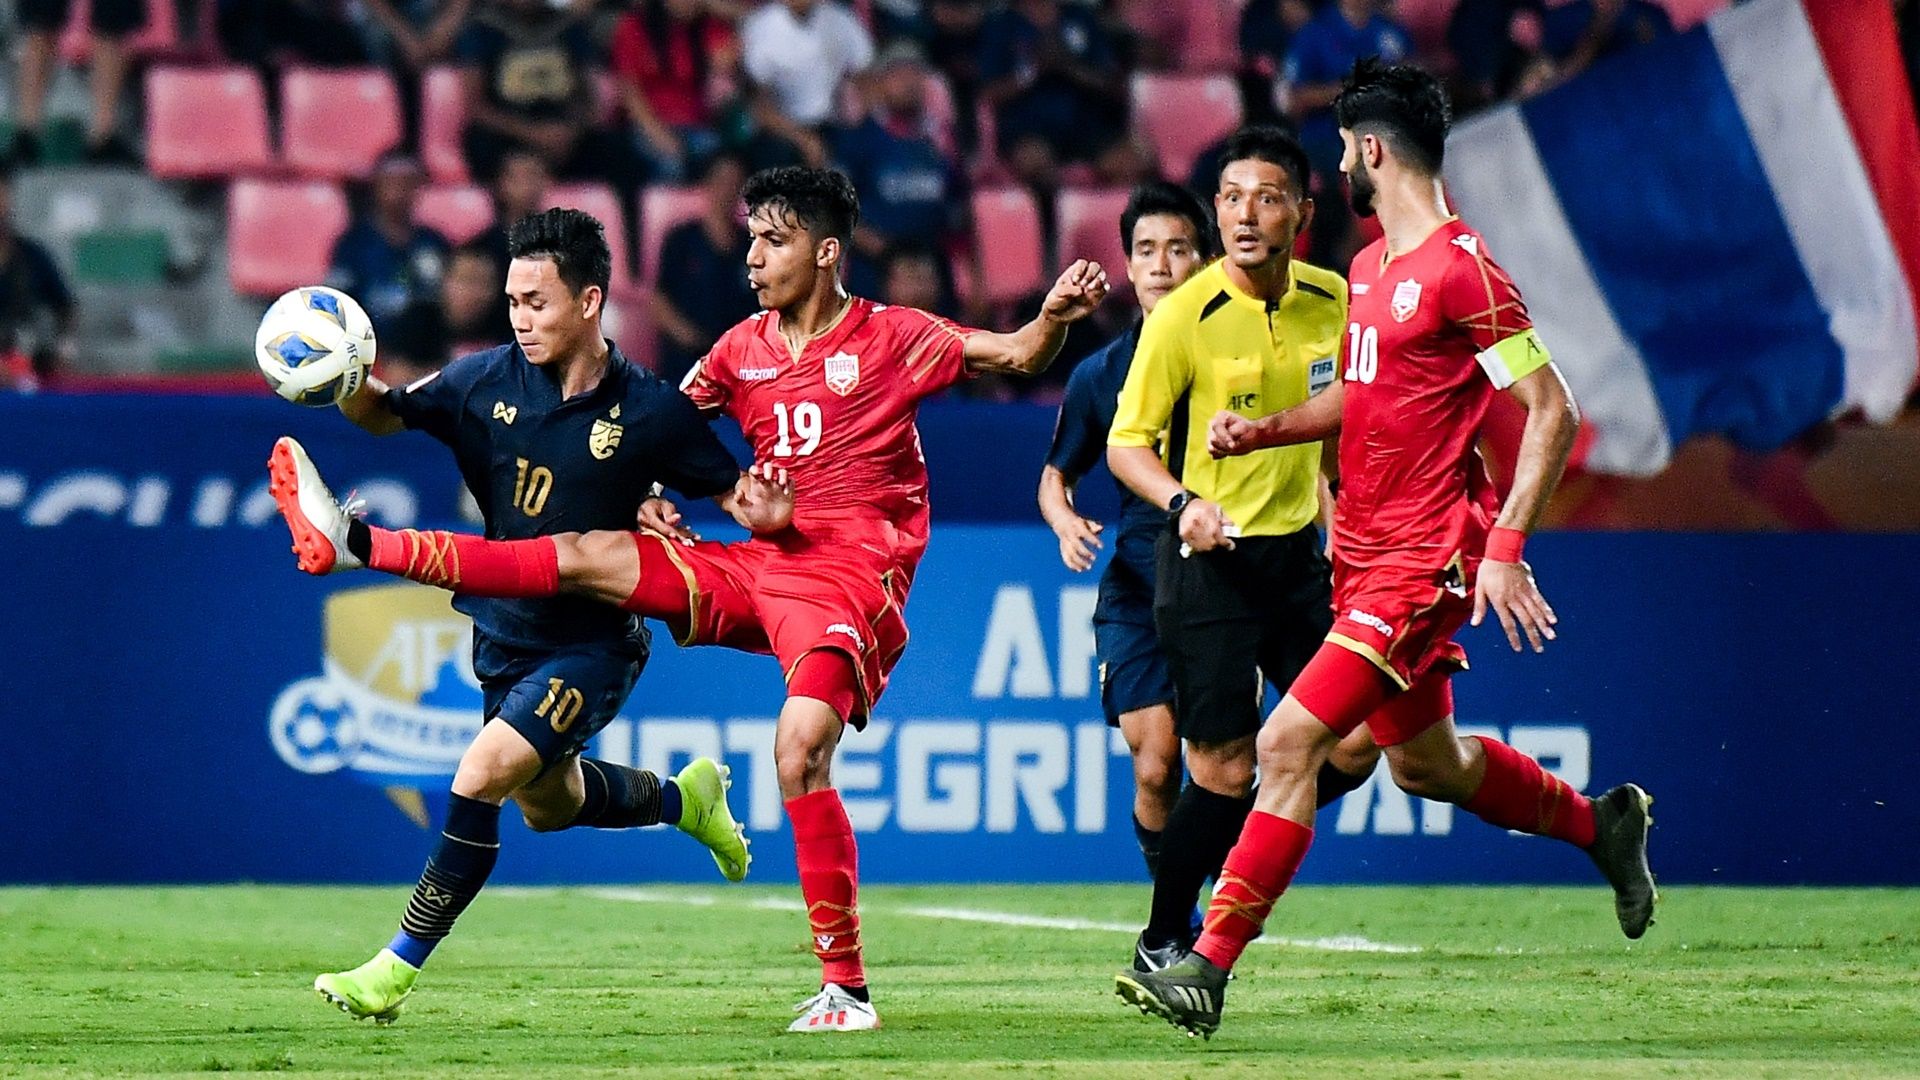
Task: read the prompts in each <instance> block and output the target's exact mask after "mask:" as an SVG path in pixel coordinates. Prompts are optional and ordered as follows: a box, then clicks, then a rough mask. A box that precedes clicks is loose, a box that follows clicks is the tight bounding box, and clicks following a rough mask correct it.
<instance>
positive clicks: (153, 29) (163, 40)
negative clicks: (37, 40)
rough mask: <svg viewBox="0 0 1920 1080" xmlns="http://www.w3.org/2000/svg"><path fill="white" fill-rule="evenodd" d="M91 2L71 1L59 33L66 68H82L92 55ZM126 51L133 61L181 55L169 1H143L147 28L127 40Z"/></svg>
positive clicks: (177, 25) (176, 14) (176, 20)
mask: <svg viewBox="0 0 1920 1080" xmlns="http://www.w3.org/2000/svg"><path fill="white" fill-rule="evenodd" d="M92 17H93V4H92V3H91V0H74V4H73V7H72V9H71V10H70V11H69V12H68V14H67V25H66V26H64V27H62V28H61V30H60V43H59V53H60V58H61V59H62V60H64V61H66V62H67V63H68V64H69V65H76V64H84V63H86V62H87V59H88V58H89V56H90V55H91V54H92V51H93V31H92V30H91V29H90V28H89V27H88V22H89V21H90V20H91V19H92ZM127 51H128V52H129V53H132V54H133V55H134V56H136V57H156V56H173V55H175V54H177V53H179V52H180V51H181V46H180V12H179V10H178V8H176V7H175V6H174V2H173V0H147V24H146V25H145V26H143V27H141V28H140V29H138V30H135V31H134V32H133V35H132V36H131V37H129V38H128V39H127Z"/></svg>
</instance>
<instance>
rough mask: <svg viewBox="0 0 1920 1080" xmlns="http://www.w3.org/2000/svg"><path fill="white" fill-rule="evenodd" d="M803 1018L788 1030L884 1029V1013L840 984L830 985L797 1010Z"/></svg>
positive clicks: (797, 1006) (788, 1026)
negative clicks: (882, 1026)
mask: <svg viewBox="0 0 1920 1080" xmlns="http://www.w3.org/2000/svg"><path fill="white" fill-rule="evenodd" d="M793 1011H794V1012H797V1013H800V1014H801V1016H800V1019H798V1020H795V1021H794V1022H793V1023H791V1024H789V1025H787V1030H788V1031H872V1030H874V1029H875V1028H878V1027H879V1026H880V1014H879V1013H877V1012H874V1011H873V1005H872V1004H871V1003H869V1002H865V1001H861V1000H860V999H859V998H857V997H854V996H853V995H852V994H851V993H848V992H847V989H846V988H845V987H843V986H841V985H840V984H839V983H828V984H827V985H825V986H823V987H821V988H820V992H819V993H817V994H815V995H813V996H812V997H810V998H808V999H807V1000H805V1001H803V1002H801V1003H800V1004H798V1005H795V1006H794V1007H793Z"/></svg>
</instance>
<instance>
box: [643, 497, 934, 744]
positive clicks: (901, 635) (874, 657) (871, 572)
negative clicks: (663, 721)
mask: <svg viewBox="0 0 1920 1080" xmlns="http://www.w3.org/2000/svg"><path fill="white" fill-rule="evenodd" d="M633 536H634V542H635V543H636V544H637V545H639V548H640V572H641V574H642V576H643V577H645V576H646V575H648V574H652V573H662V572H664V571H663V570H662V569H661V568H660V561H661V558H662V557H663V556H664V559H665V560H666V562H668V563H670V564H671V565H672V567H673V569H674V571H676V572H678V573H679V574H680V576H681V577H682V578H684V579H685V581H686V585H687V594H688V608H689V610H690V611H691V613H692V618H691V620H690V623H691V625H689V626H685V627H679V626H676V627H674V633H675V634H676V635H677V636H678V637H679V639H680V644H682V645H724V646H726V647H728V648H732V649H740V650H742V651H744V652H754V653H771V654H772V655H773V656H774V658H775V659H777V660H778V661H779V662H780V669H781V671H782V672H783V674H784V675H785V676H786V677H788V678H791V677H792V675H793V669H794V666H795V665H796V664H798V663H799V662H800V658H801V657H803V656H805V655H807V653H809V652H812V651H813V650H815V649H838V650H839V651H841V652H843V653H846V654H847V656H849V657H850V658H851V659H852V660H853V669H854V677H855V679H856V680H857V681H858V683H859V685H858V686H857V687H856V692H855V695H854V698H855V700H854V709H853V715H852V716H851V717H849V718H848V722H849V723H851V724H852V725H853V726H854V727H855V728H856V729H857V728H863V727H865V726H866V723H867V717H868V715H870V714H871V712H872V710H873V706H874V704H875V703H876V702H878V701H879V700H880V695H881V694H882V693H883V692H885V690H886V688H887V677H888V675H889V674H891V673H892V671H893V665H894V664H895V663H897V662H898V661H899V659H900V654H901V653H902V652H904V651H905V650H906V647H907V622H906V618H905V616H904V614H903V609H904V608H905V607H906V603H907V589H908V587H909V585H910V584H911V583H912V576H913V569H914V565H915V564H916V563H917V562H918V559H917V558H914V557H913V556H915V555H917V554H918V548H914V547H912V546H911V545H905V544H902V542H901V539H902V538H901V536H900V535H899V534H898V532H897V531H896V530H895V529H894V528H893V526H892V525H890V524H888V523H886V522H879V521H875V522H864V521H863V522H858V523H848V524H837V525H836V526H835V527H834V529H833V531H832V532H830V533H828V532H814V533H812V534H811V535H802V534H801V533H799V532H796V531H792V530H789V531H787V532H784V533H781V534H780V535H779V536H777V537H775V538H771V539H769V538H762V537H754V538H752V539H750V540H744V541H741V542H739V543H732V544H721V543H714V542H711V541H702V542H700V543H696V544H694V545H692V546H691V547H689V546H687V545H685V544H682V543H679V542H678V541H674V540H668V539H666V538H665V537H662V536H660V535H658V534H656V533H650V532H636V533H634V534H633ZM903 547H906V548H909V551H903V550H902V549H903Z"/></svg>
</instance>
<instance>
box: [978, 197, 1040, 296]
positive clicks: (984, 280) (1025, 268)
mask: <svg viewBox="0 0 1920 1080" xmlns="http://www.w3.org/2000/svg"><path fill="white" fill-rule="evenodd" d="M973 238H974V246H975V250H977V251H978V252H979V258H980V298H981V299H982V300H985V301H986V302H987V303H989V304H997V303H1004V302H1007V301H1011V300H1018V299H1020V298H1021V297H1024V296H1027V295H1028V294H1030V293H1033V292H1035V291H1037V290H1038V289H1039V288H1040V287H1041V285H1042V284H1043V283H1044V282H1045V280H1046V272H1045V270H1044V269H1043V268H1042V267H1041V265H1040V259H1041V251H1040V208H1039V207H1038V206H1036V205H1034V201H1033V196H1032V195H1029V194H1028V193H1027V192H1026V191H1025V190H1024V189H1022V188H998V189H995V190H988V191H976V192H974V193H973Z"/></svg>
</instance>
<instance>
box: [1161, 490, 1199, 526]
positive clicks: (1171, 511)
mask: <svg viewBox="0 0 1920 1080" xmlns="http://www.w3.org/2000/svg"><path fill="white" fill-rule="evenodd" d="M1192 501H1193V492H1191V491H1187V490H1185V489H1184V488H1183V489H1182V490H1181V491H1180V493H1179V494H1177V495H1175V496H1174V497H1173V498H1171V499H1169V500H1167V516H1168V517H1170V518H1172V519H1173V520H1174V522H1175V523H1176V524H1177V523H1178V522H1179V521H1180V514H1181V512H1183V511H1184V510H1186V508H1187V504H1188V503H1190V502H1192Z"/></svg>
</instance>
